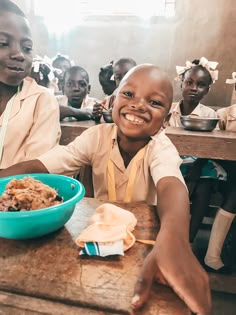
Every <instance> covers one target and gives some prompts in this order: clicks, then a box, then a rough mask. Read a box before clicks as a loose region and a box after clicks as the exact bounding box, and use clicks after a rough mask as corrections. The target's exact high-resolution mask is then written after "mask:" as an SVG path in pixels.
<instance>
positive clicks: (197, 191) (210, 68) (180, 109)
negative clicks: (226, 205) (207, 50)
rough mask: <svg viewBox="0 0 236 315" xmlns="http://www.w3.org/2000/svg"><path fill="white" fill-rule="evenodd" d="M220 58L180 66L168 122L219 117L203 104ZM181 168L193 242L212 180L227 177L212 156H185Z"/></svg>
mask: <svg viewBox="0 0 236 315" xmlns="http://www.w3.org/2000/svg"><path fill="white" fill-rule="evenodd" d="M217 64H218V63H217V62H213V61H208V60H207V59H206V58H205V57H202V58H201V59H200V60H194V61H193V62H190V61H187V62H186V65H185V66H183V67H180V66H177V67H176V71H177V74H178V77H177V78H176V79H177V80H181V89H182V99H181V100H180V101H179V102H178V103H173V104H172V107H171V110H170V114H169V125H170V126H174V127H181V126H182V124H181V121H180V116H181V115H191V116H197V117H207V118H217V114H216V112H215V111H214V110H213V109H211V108H210V107H208V106H205V105H203V104H201V103H200V102H201V100H202V99H203V98H204V96H205V95H207V93H208V92H209V90H210V87H211V85H212V84H213V83H214V82H215V80H217V78H218V71H217V70H216V66H217ZM182 158H183V164H182V165H181V171H182V173H183V175H184V177H185V181H186V184H187V186H188V188H189V195H190V198H191V201H192V205H191V220H190V237H189V238H190V242H193V241H194V238H195V236H196V234H197V231H198V229H199V227H200V224H201V222H202V220H203V217H204V215H205V212H206V209H208V205H209V202H210V197H211V192H212V189H213V183H215V182H216V180H217V179H219V178H220V179H222V180H225V179H226V173H225V171H224V169H222V167H220V166H219V165H218V164H217V163H215V162H213V161H212V160H207V159H199V158H196V157H192V156H188V157H187V156H184V157H182Z"/></svg>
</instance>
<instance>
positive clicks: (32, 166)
mask: <svg viewBox="0 0 236 315" xmlns="http://www.w3.org/2000/svg"><path fill="white" fill-rule="evenodd" d="M30 173H48V170H47V168H46V167H45V166H44V164H43V163H42V162H40V161H39V160H30V161H25V162H21V163H17V164H14V165H12V166H10V167H8V168H6V169H4V170H1V171H0V178H2V177H6V176H12V175H17V174H30Z"/></svg>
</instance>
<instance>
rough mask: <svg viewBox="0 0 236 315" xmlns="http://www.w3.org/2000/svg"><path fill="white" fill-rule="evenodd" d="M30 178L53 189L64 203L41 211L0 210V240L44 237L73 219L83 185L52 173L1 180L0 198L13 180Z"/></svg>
mask: <svg viewBox="0 0 236 315" xmlns="http://www.w3.org/2000/svg"><path fill="white" fill-rule="evenodd" d="M28 176H30V177H33V178H35V179H37V180H40V181H41V182H43V183H44V184H46V185H48V186H50V187H52V188H55V189H56V190H57V191H58V194H59V195H60V196H61V197H63V199H64V202H63V203H61V204H59V205H56V206H52V207H48V208H44V209H41V210H33V211H22V212H1V211H0V237H4V238H11V239H27V238H34V237H39V236H43V235H46V234H48V233H50V232H53V231H56V230H58V229H59V228H61V227H62V226H63V225H64V224H65V223H66V222H67V221H68V220H69V219H70V217H71V216H72V214H73V212H74V209H75V205H76V203H77V202H79V201H80V200H81V199H82V198H83V197H84V194H85V189H84V186H83V185H82V184H81V183H80V182H78V181H77V180H75V179H73V178H71V177H67V176H62V175H55V174H23V175H16V176H9V177H5V178H2V179H0V196H1V195H2V193H3V192H4V190H5V189H6V185H7V184H8V182H10V181H11V180H12V179H14V178H16V179H21V178H24V177H28Z"/></svg>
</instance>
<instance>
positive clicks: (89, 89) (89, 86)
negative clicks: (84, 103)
mask: <svg viewBox="0 0 236 315" xmlns="http://www.w3.org/2000/svg"><path fill="white" fill-rule="evenodd" d="M90 91H91V85H90V84H89V85H88V94H89V93H90Z"/></svg>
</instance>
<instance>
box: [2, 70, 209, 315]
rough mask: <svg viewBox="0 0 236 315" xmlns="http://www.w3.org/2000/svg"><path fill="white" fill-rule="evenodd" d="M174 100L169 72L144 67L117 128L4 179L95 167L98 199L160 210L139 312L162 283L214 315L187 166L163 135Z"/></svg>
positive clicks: (130, 85)
mask: <svg viewBox="0 0 236 315" xmlns="http://www.w3.org/2000/svg"><path fill="white" fill-rule="evenodd" d="M172 97H173V89H172V85H171V82H170V80H169V78H168V77H167V75H166V74H165V72H163V71H162V70H161V69H159V68H158V67H155V66H153V65H140V66H137V67H135V68H133V69H131V70H130V71H129V72H128V73H127V74H126V76H125V77H124V78H123V80H122V81H121V84H120V86H119V88H118V91H117V96H116V99H115V101H114V104H113V106H114V107H113V112H112V115H113V120H114V122H115V124H101V125H98V126H95V127H92V128H89V129H88V130H86V131H85V132H84V133H83V134H82V135H81V136H79V137H77V138H76V139H75V140H74V141H73V142H72V143H70V144H69V145H68V146H65V147H64V146H57V147H56V148H55V149H53V150H51V151H49V152H48V153H47V154H44V155H42V156H41V157H39V159H38V160H32V161H28V162H24V163H20V164H17V165H15V166H14V167H12V168H9V169H6V170H5V171H2V172H0V176H1V177H3V176H7V175H13V174H18V173H31V172H50V173H61V174H73V173H74V172H76V171H78V169H79V168H80V167H81V166H83V165H92V168H93V183H94V193H95V196H96V197H97V198H100V199H103V200H109V201H116V200H117V201H126V202H129V201H132V202H134V201H144V202H146V203H148V204H155V205H157V212H158V216H159V218H160V222H161V227H160V231H159V233H158V234H157V238H156V244H155V245H154V247H153V249H152V250H151V252H150V253H149V255H148V256H147V257H146V258H145V260H144V264H143V268H142V272H141V275H140V277H139V280H138V282H137V287H136V289H135V295H134V298H133V300H132V305H133V307H134V308H139V307H141V306H142V305H143V303H144V302H145V301H146V300H147V297H148V294H149V291H150V288H151V284H152V281H153V280H154V279H155V278H156V279H158V280H159V281H162V282H165V283H167V284H169V285H170V286H171V287H172V288H173V290H174V291H175V292H176V293H177V294H178V295H179V296H180V298H182V299H184V301H185V303H186V304H187V305H188V306H189V307H190V309H191V310H192V311H193V312H194V313H197V314H198V315H208V314H210V306H211V302H210V300H211V299H210V290H209V285H208V278H207V275H206V273H205V272H204V270H203V269H202V267H201V266H200V264H199V263H198V262H197V260H196V258H195V257H194V255H193V253H192V251H191V247H190V245H189V242H188V233H189V199H188V193H187V190H186V187H185V185H184V180H183V177H182V175H181V173H180V170H179V165H180V163H181V159H180V158H179V155H178V152H177V150H176V149H175V147H174V146H173V144H172V143H171V141H170V140H169V139H168V138H167V137H166V135H165V134H164V132H163V131H162V130H161V127H162V125H163V123H164V121H165V118H166V116H167V114H168V111H169V109H170V106H171V102H172Z"/></svg>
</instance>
